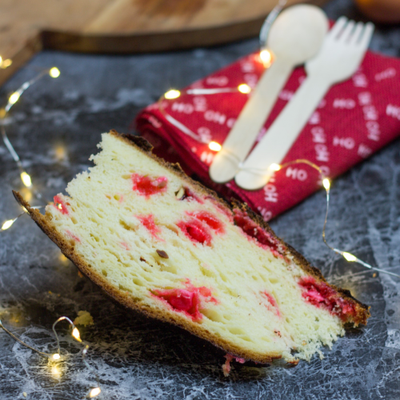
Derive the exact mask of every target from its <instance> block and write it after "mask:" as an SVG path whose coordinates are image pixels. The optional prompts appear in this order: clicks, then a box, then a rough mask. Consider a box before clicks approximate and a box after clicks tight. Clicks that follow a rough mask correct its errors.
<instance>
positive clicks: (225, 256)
mask: <svg viewBox="0 0 400 400" xmlns="http://www.w3.org/2000/svg"><path fill="white" fill-rule="evenodd" d="M99 147H100V148H101V149H102V150H101V152H100V153H99V154H97V155H95V156H92V157H91V160H93V161H94V163H95V167H93V168H91V169H90V170H89V172H83V173H81V174H79V175H78V176H77V177H76V178H75V179H74V180H73V181H71V182H70V183H69V185H68V187H67V189H66V190H67V192H68V194H69V195H70V196H69V197H68V196H64V195H62V194H58V195H57V196H55V197H54V203H53V204H50V205H48V206H47V207H46V213H45V215H42V214H41V213H40V212H39V211H38V210H36V209H32V208H31V207H30V206H29V204H28V203H27V202H25V201H24V200H23V199H22V197H21V196H20V195H19V194H18V193H15V196H16V198H17V199H18V201H19V202H20V203H21V204H22V205H23V206H24V207H26V209H27V210H28V212H29V213H30V215H31V217H32V218H33V219H34V221H35V222H36V223H37V224H38V225H39V226H40V227H41V228H42V230H43V231H44V232H45V233H46V234H47V235H48V236H49V237H50V239H51V240H53V241H54V242H55V243H56V244H57V245H58V246H59V247H60V249H61V251H62V252H63V253H64V254H65V255H66V256H67V257H68V258H69V259H71V260H72V261H73V262H74V263H75V264H76V266H77V267H78V268H79V269H80V270H81V271H82V272H83V273H84V274H85V275H87V276H88V277H89V278H90V279H91V280H92V281H93V282H95V283H96V284H97V285H99V286H101V287H102V288H103V289H104V290H105V291H106V292H107V293H108V294H109V295H110V296H111V297H113V298H114V299H116V300H117V301H118V302H120V303H121V304H123V305H124V306H126V307H129V308H131V309H134V310H139V311H142V312H143V313H145V314H146V315H148V316H151V317H154V318H158V319H161V320H164V321H168V322H172V323H174V324H176V325H179V326H181V327H182V328H184V329H186V330H188V331H190V332H192V333H193V334H195V335H197V336H199V337H201V338H204V339H206V340H209V341H210V342H212V343H214V344H215V345H216V346H218V347H221V348H222V349H224V350H225V351H227V352H228V353H230V354H233V355H235V356H236V357H241V358H244V359H246V360H253V361H256V362H260V363H268V362H270V361H271V360H272V359H277V358H283V359H284V360H286V361H287V362H291V363H296V362H297V358H300V359H305V360H309V359H310V358H311V356H312V355H313V354H314V353H315V352H320V350H319V348H320V347H321V345H327V346H329V347H330V346H331V345H332V343H333V342H334V341H335V340H336V339H337V338H338V336H340V335H343V334H344V325H345V324H346V323H351V324H353V325H358V324H366V321H367V319H368V317H369V316H370V314H369V311H368V307H367V306H365V305H363V304H361V303H360V302H358V301H357V300H355V299H354V298H353V297H352V296H351V295H350V292H348V291H346V290H342V289H339V288H337V287H334V286H332V285H329V284H328V283H327V282H326V281H325V279H324V277H323V276H322V275H321V273H320V271H319V270H317V269H316V268H313V267H311V266H310V265H309V263H308V262H307V261H306V260H305V259H304V258H303V257H302V256H301V255H300V254H298V253H297V252H296V251H295V250H294V249H293V248H291V247H290V246H288V245H287V244H286V243H284V242H283V241H282V240H280V239H279V238H277V237H276V236H275V234H274V233H273V232H272V230H271V229H270V227H269V226H268V225H267V224H266V223H265V222H263V220H262V219H261V218H260V217H258V216H256V215H255V214H254V213H253V212H252V211H251V210H249V209H248V208H247V207H246V205H243V204H238V203H237V204H233V205H232V206H231V207H229V206H228V205H227V204H225V203H224V202H223V201H222V200H220V199H219V198H217V197H216V195H215V193H213V192H211V191H209V190H208V189H206V188H205V187H203V186H201V185H200V184H199V183H196V182H194V181H192V180H191V179H190V178H188V177H187V176H186V175H185V174H184V173H183V172H182V170H181V169H180V167H179V165H171V164H167V163H165V162H164V161H163V160H160V159H158V158H157V157H155V156H154V155H152V154H151V146H150V145H149V144H148V142H146V141H144V140H143V139H141V138H138V137H133V136H124V135H120V134H118V133H117V132H115V131H111V132H110V133H108V134H103V136H102V142H101V144H100V145H99Z"/></svg>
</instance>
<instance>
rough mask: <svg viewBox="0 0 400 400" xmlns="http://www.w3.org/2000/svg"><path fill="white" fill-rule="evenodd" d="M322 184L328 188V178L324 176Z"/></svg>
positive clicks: (329, 184)
mask: <svg viewBox="0 0 400 400" xmlns="http://www.w3.org/2000/svg"><path fill="white" fill-rule="evenodd" d="M322 185H323V186H324V188H325V189H326V190H329V188H330V187H331V182H330V180H329V179H328V178H324V179H323V180H322Z"/></svg>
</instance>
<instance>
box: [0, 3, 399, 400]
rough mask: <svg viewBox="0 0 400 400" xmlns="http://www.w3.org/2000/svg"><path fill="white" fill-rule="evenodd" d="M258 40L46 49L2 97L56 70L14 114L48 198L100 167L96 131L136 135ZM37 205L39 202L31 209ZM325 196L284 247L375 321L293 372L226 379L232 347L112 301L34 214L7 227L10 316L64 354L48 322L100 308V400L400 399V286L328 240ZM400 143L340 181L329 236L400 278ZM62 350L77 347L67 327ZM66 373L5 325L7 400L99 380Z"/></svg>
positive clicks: (24, 154) (93, 360) (2, 370)
mask: <svg viewBox="0 0 400 400" xmlns="http://www.w3.org/2000/svg"><path fill="white" fill-rule="evenodd" d="M325 10H326V11H327V13H328V15H329V16H330V17H331V18H337V17H338V16H340V15H346V16H348V17H351V18H355V19H357V20H359V19H362V17H361V16H360V15H359V14H358V13H357V11H356V10H355V8H354V6H353V5H352V3H351V2H350V1H347V0H343V1H342V0H340V1H339V0H338V1H336V0H334V1H331V2H330V3H329V4H328V5H327V6H326V7H325ZM256 47H257V40H256V39H254V40H248V41H244V42H240V43H235V44H230V45H226V46H221V47H217V48H212V49H196V50H192V51H185V52H178V53H165V54H164V53H160V54H150V55H131V56H109V55H107V56H101V55H100V56H95V55H82V54H68V53H58V52H42V53H40V54H39V55H38V56H36V57H35V58H34V59H33V60H32V61H31V62H30V63H29V64H28V65H27V66H26V67H24V68H23V69H22V70H21V71H20V72H18V73H17V74H16V75H15V76H14V77H13V78H12V79H10V80H9V81H8V82H7V83H6V85H4V86H3V87H2V88H0V103H2V104H5V103H6V100H7V95H8V94H9V93H10V92H12V91H13V90H15V89H16V88H17V87H19V86H20V85H21V84H22V83H23V82H24V81H26V80H27V79H29V78H31V77H33V76H34V75H35V74H36V72H37V70H40V69H42V68H47V67H50V66H53V65H57V66H58V67H59V68H60V70H61V71H62V75H61V77H60V78H59V79H57V80H52V79H50V78H44V79H43V80H42V81H41V82H40V83H39V84H37V85H36V86H34V87H33V88H32V89H29V91H27V92H26V94H25V95H24V96H23V98H22V99H21V101H20V103H18V104H17V105H16V106H15V109H14V110H13V111H12V121H11V122H12V123H11V125H9V126H8V127H7V130H8V133H9V136H10V138H11V140H12V141H13V143H14V145H15V147H16V149H17V151H18V152H19V154H20V155H21V158H22V159H23V163H24V167H25V168H26V169H27V170H28V171H29V173H30V174H31V175H32V178H33V181H34V183H35V187H36V188H37V190H38V191H39V192H40V193H42V194H43V196H44V198H45V199H51V198H52V196H53V195H54V194H56V193H57V192H59V191H62V190H63V189H64V187H65V186H66V183H67V182H68V181H69V180H70V179H71V178H72V177H73V176H74V175H75V174H76V173H78V172H79V171H81V170H82V169H85V168H87V167H88V166H89V162H88V160H87V158H88V156H89V155H90V154H91V153H93V152H94V151H95V145H96V144H97V142H98V141H99V133H100V132H103V131H107V130H109V129H110V128H115V129H117V130H119V131H125V132H126V131H128V129H129V125H130V122H131V120H132V119H133V118H134V116H135V115H136V114H137V112H138V111H139V110H140V109H141V108H143V107H144V106H146V105H147V104H149V103H151V102H154V101H155V100H156V99H157V98H158V97H159V95H160V94H162V93H163V92H165V91H166V90H167V89H169V88H170V87H172V86H173V87H178V88H179V87H184V86H186V85H188V84H189V83H191V82H192V81H194V80H196V79H199V78H202V77H203V76H205V75H207V74H209V73H211V72H213V71H215V70H217V69H219V68H221V67H223V66H225V65H227V64H229V63H231V62H233V61H235V60H236V59H237V58H238V57H241V56H243V55H245V54H248V53H249V52H251V51H253V50H255V49H256ZM371 47H372V49H373V50H374V51H378V52H382V53H384V54H388V55H392V56H400V27H398V26H394V27H378V28H377V31H376V33H375V35H374V38H373V41H372V44H371ZM0 159H1V168H0V196H1V197H0V198H1V201H0V221H3V220H5V219H8V218H11V217H13V216H15V215H17V214H18V213H19V211H20V210H19V207H18V206H17V204H16V203H15V201H14V199H13V197H12V195H11V189H21V183H20V180H19V177H18V171H17V169H16V168H15V165H14V163H13V162H12V159H11V157H10V155H9V153H8V152H7V151H6V149H5V147H4V146H3V145H0ZM35 202H36V204H40V203H41V202H40V201H39V200H35V201H34V203H35ZM324 211H325V202H324V196H323V193H322V192H320V193H317V194H315V195H314V196H312V197H311V198H309V199H308V200H306V201H305V202H303V203H302V204H300V205H299V206H297V207H296V208H294V209H293V210H291V211H289V212H287V213H286V214H284V215H282V216H280V217H279V218H277V219H276V220H275V221H273V222H272V226H273V228H274V229H275V230H276V232H277V233H278V234H279V235H280V236H282V237H283V238H284V239H285V240H286V241H288V242H289V243H290V244H292V245H293V246H294V247H295V248H296V249H298V250H299V251H300V252H302V253H303V254H304V255H305V256H306V257H307V258H308V259H309V260H310V261H311V262H312V263H313V264H314V265H316V266H318V267H319V268H321V269H322V271H323V273H324V274H325V275H326V276H327V277H328V279H329V280H330V282H332V283H334V284H337V285H340V286H344V287H347V288H349V289H351V290H352V291H353V293H354V294H355V296H356V297H358V298H359V299H360V300H361V301H362V302H365V303H367V304H370V305H371V312H372V317H371V319H370V320H369V323H368V326H367V327H365V328H362V329H359V330H352V331H349V332H348V333H347V334H346V336H345V337H344V338H342V339H340V340H339V341H338V342H337V343H336V344H335V345H334V347H333V349H332V350H331V351H330V350H328V349H324V354H325V358H324V360H322V361H321V360H320V359H319V358H317V357H314V358H313V359H312V361H311V362H310V363H306V362H301V363H300V364H299V365H298V366H297V367H296V368H292V369H285V368H278V367H272V368H260V367H258V366H255V365H251V366H247V365H245V366H241V365H238V364H235V365H234V369H233V373H232V374H231V376H230V377H229V378H228V379H225V378H224V377H223V375H222V373H221V368H220V366H221V364H222V363H223V361H224V359H223V353H222V352H220V351H219V350H216V349H215V348H214V347H213V346H211V345H209V344H208V343H206V342H203V341H202V340H199V339H197V338H195V337H193V336H191V335H189V334H187V333H186V332H183V331H182V330H180V329H178V328H174V327H172V326H169V325H166V324H163V323H160V322H157V321H152V320H148V319H146V318H144V317H142V316H140V315H135V314H132V315H131V314H129V315H127V314H126V312H125V311H124V310H122V309H121V308H119V307H118V306H116V305H114V304H113V303H111V302H110V301H109V300H108V299H107V298H106V297H105V296H104V295H103V294H102V293H101V292H100V291H99V289H97V288H96V287H95V286H94V285H93V284H92V283H91V282H89V281H88V280H86V279H85V278H81V277H79V276H78V274H77V270H76V268H75V267H74V266H73V265H72V264H71V263H69V262H66V261H64V260H62V259H61V258H60V252H59V250H58V249H57V248H56V247H55V245H53V244H52V243H51V242H50V241H49V240H48V239H47V238H46V237H45V236H44V235H43V234H42V233H41V232H40V230H39V229H38V228H37V227H36V226H35V225H34V224H33V223H32V222H31V221H30V220H29V219H28V218H26V217H23V218H21V219H20V220H19V221H18V222H17V223H16V224H15V225H14V226H13V227H12V228H11V229H10V230H9V231H7V232H3V233H1V232H0V318H1V319H2V320H3V322H4V323H5V324H7V326H8V327H10V328H11V329H12V330H13V331H14V332H15V333H17V334H18V335H21V336H22V338H23V339H24V340H25V341H27V342H28V343H30V344H32V345H34V346H36V347H40V348H42V349H43V350H54V347H52V346H54V342H53V337H52V334H51V325H52V323H53V322H54V321H55V320H56V319H57V317H59V316H60V315H68V316H70V317H72V318H75V316H76V314H77V312H78V311H79V310H87V311H89V312H90V313H91V314H92V316H93V317H94V320H95V325H94V326H91V327H88V328H86V329H82V330H81V333H82V336H83V337H84V339H85V340H86V341H87V342H88V343H89V344H90V346H91V349H90V355H89V361H90V364H91V365H93V366H94V368H96V370H97V371H98V374H99V375H100V379H101V387H102V391H103V393H102V395H101V396H100V397H99V398H101V399H110V400H127V399H277V400H279V399H282V400H288V399H307V400H312V399H362V400H364V399H393V400H394V399H399V398H400V384H399V378H400V302H399V294H398V292H399V290H400V279H396V278H391V277H390V276H388V275H384V274H378V275H377V276H376V277H373V275H372V273H371V272H369V271H367V270H365V269H363V268H362V267H360V266H357V265H354V264H349V263H346V262H344V261H343V260H342V259H340V258H339V257H338V256H336V255H335V254H333V253H332V252H330V251H329V250H328V249H327V248H326V247H325V246H324V245H323V244H322V240H321V229H322V223H323V214H324ZM399 227H400V140H397V141H395V142H393V143H392V144H391V145H390V146H388V147H386V148H385V149H384V150H382V151H381V152H379V153H378V154H376V155H374V156H373V157H371V158H370V159H369V160H367V161H365V162H364V163H363V164H361V165H359V166H358V167H356V168H354V169H353V170H351V171H350V172H349V173H347V174H345V175H344V176H342V177H341V178H340V179H337V180H336V181H335V182H334V184H333V189H332V203H331V214H330V218H329V225H328V231H327V234H328V238H329V241H330V242H331V243H332V244H333V245H335V246H337V247H339V248H342V249H345V250H348V251H352V252H354V253H356V254H357V255H358V256H360V258H363V259H365V260H366V261H367V262H370V263H371V264H373V265H376V266H379V267H381V268H386V269H388V270H391V271H394V272H397V273H400V230H399ZM60 332H61V334H62V338H63V339H62V348H63V352H64V354H76V353H77V352H78V351H79V350H80V347H79V346H78V344H77V343H76V342H73V341H72V340H71V339H70V337H69V335H67V330H66V325H64V326H63V325H62V324H60ZM59 371H60V372H59V373H57V371H56V370H54V369H53V367H52V366H51V365H48V363H47V361H46V360H43V359H42V358H40V357H39V356H38V355H36V354H33V353H32V352H31V351H30V350H28V349H25V348H24V347H22V346H21V345H19V344H17V343H15V342H14V341H12V340H11V339H10V338H9V337H8V336H6V335H5V334H4V332H2V331H0V398H1V399H2V400H3V399H4V400H11V399H13V400H14V399H24V398H25V397H24V396H23V392H26V394H27V398H28V399H32V400H33V399H60V400H72V399H79V398H82V397H83V396H84V395H85V394H86V393H87V390H88V388H89V387H90V386H91V385H95V383H96V382H95V379H94V377H93V376H92V375H91V373H90V372H89V371H88V370H87V369H85V368H84V365H83V364H82V362H81V360H80V358H79V357H78V358H73V357H69V358H67V361H65V362H62V363H61V364H60V367H59Z"/></svg>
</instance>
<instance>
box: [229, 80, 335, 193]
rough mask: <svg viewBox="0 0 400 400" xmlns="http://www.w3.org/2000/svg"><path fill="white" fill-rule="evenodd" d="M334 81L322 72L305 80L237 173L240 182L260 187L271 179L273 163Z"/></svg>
mask: <svg viewBox="0 0 400 400" xmlns="http://www.w3.org/2000/svg"><path fill="white" fill-rule="evenodd" d="M330 85H331V84H330V82H327V81H326V80H325V79H323V77H319V76H318V75H314V76H313V75H310V76H309V77H307V78H306V79H305V80H304V82H303V83H302V85H301V86H300V88H299V89H298V90H297V92H296V93H295V95H294V96H293V97H292V99H291V100H290V101H289V103H288V104H287V105H286V107H285V108H284V109H283V110H282V112H281V113H280V114H279V116H278V117H277V118H276V120H275V121H274V122H273V124H272V125H271V127H270V128H269V130H268V131H267V133H266V134H265V136H264V137H263V138H262V140H261V141H260V142H259V143H258V145H257V147H256V148H255V149H254V150H253V151H252V152H251V154H250V156H249V157H248V158H247V160H246V161H245V162H244V164H243V166H242V168H241V170H240V171H239V173H238V174H237V175H236V177H235V181H236V184H237V185H238V186H240V187H241V188H243V189H246V190H257V189H260V188H262V187H263V186H264V185H266V184H267V183H268V181H269V179H270V178H271V175H272V173H273V171H272V170H270V169H269V167H270V165H271V164H274V163H275V164H280V163H281V162H282V160H283V159H284V157H285V155H286V154H287V152H288V151H289V150H290V148H291V147H292V145H293V143H294V141H295V140H296V139H297V136H298V135H299V133H300V132H301V131H302V130H303V128H304V126H305V125H306V123H307V121H308V120H309V118H310V116H311V115H312V113H313V111H314V110H315V109H316V108H317V107H318V104H319V102H320V101H321V100H322V98H323V97H324V95H325V94H326V92H327V91H328V89H329V87H330Z"/></svg>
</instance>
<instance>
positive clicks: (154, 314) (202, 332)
mask: <svg viewBox="0 0 400 400" xmlns="http://www.w3.org/2000/svg"><path fill="white" fill-rule="evenodd" d="M109 133H110V134H111V135H113V136H115V137H116V138H118V139H119V140H122V141H124V142H125V143H127V144H129V145H131V146H134V147H135V148H136V149H137V150H139V151H141V152H142V153H144V154H146V155H147V156H148V157H150V158H152V159H153V160H154V161H156V162H158V163H159V164H161V165H162V166H163V167H165V168H168V169H169V170H170V171H171V172H172V173H174V174H175V175H177V176H178V177H179V178H181V179H183V180H184V181H186V182H187V183H189V184H190V185H194V186H196V188H197V189H198V190H199V191H200V192H203V193H204V194H205V195H207V196H212V197H213V198H214V200H215V201H217V202H218V203H220V204H221V205H223V206H225V207H227V208H228V209H229V210H231V211H233V210H234V209H235V208H239V209H240V210H241V211H243V212H245V213H246V214H247V215H248V216H249V218H251V219H252V220H253V221H254V222H255V223H256V224H258V225H259V226H261V227H262V228H263V229H265V230H266V231H267V232H268V234H270V235H271V236H273V237H274V238H275V239H276V240H277V241H279V243H281V245H282V246H283V248H284V249H285V255H286V256H291V257H292V259H293V261H294V262H295V263H296V264H297V265H298V266H299V267H300V268H302V269H303V270H304V271H305V272H306V273H307V274H309V275H311V276H313V277H314V278H315V279H316V280H317V281H320V282H324V283H326V284H328V283H327V281H326V279H325V278H324V277H323V275H322V273H321V271H320V270H319V269H317V268H315V267H313V266H311V265H310V263H309V262H308V261H307V260H306V259H305V258H304V257H303V256H302V255H301V254H300V253H298V252H297V251H296V250H295V249H294V248H293V247H291V246H290V245H288V244H286V243H285V242H284V241H283V240H282V239H280V238H279V237H277V236H276V235H275V233H274V232H273V231H272V229H271V228H270V226H269V225H268V224H267V223H266V222H265V221H264V220H263V219H262V218H261V216H259V215H257V214H256V213H254V212H253V211H252V210H251V209H250V208H249V207H248V206H247V204H246V203H240V202H238V201H233V202H232V204H231V205H229V204H228V203H227V202H225V201H224V200H223V199H221V198H220V197H219V196H218V195H217V194H216V192H214V191H213V190H211V189H208V188H207V187H205V186H203V185H202V184H201V183H199V182H197V181H193V180H192V179H191V178H189V177H188V176H187V175H186V174H185V172H184V171H183V170H182V168H181V167H180V165H179V164H171V163H168V162H166V161H164V160H163V159H161V158H159V157H157V156H156V155H154V154H153V153H152V149H153V146H151V144H150V143H149V142H148V141H147V140H145V139H143V138H141V137H139V136H133V135H129V134H120V133H118V132H117V131H115V130H111V131H110V132H109ZM13 194H14V197H15V199H16V200H17V202H18V203H19V204H20V205H21V206H23V207H25V209H26V210H27V212H28V213H29V215H30V217H31V218H32V219H33V220H34V221H35V223H36V224H37V225H38V226H39V227H40V229H41V230H42V231H43V232H44V233H45V234H46V235H47V236H48V237H49V238H50V239H51V240H52V241H53V242H54V243H55V244H56V245H57V246H58V247H59V248H60V250H61V252H62V253H63V254H64V255H65V256H66V257H67V258H69V259H70V260H71V261H72V262H73V263H74V264H75V265H76V267H77V268H78V269H79V270H80V271H81V272H82V273H83V274H84V275H86V276H87V277H88V278H89V279H90V280H91V281H92V282H93V283H95V284H96V285H97V286H99V287H100V288H102V289H103V290H104V291H105V292H106V293H107V294H108V295H109V296H110V297H111V298H112V299H114V300H115V301H117V302H118V303H119V304H121V305H123V306H124V307H126V308H129V309H132V310H135V311H140V312H142V313H144V314H145V315H146V316H148V317H151V318H156V319H158V320H161V321H165V322H170V323H172V324H174V325H177V326H179V327H181V328H183V329H185V330H187V331H189V332H190V333H192V334H194V335H196V336H198V337H200V338H201V339H205V340H207V341H209V342H210V343H212V344H213V345H215V346H216V347H219V348H221V349H222V350H224V351H226V352H227V353H230V354H232V355H234V356H236V357H240V358H244V359H246V360H251V361H255V362H257V363H261V364H270V363H271V362H272V360H274V359H280V358H281V355H280V354H279V353H276V354H274V353H269V354H260V353H257V352H253V351H249V350H244V349H242V348H241V347H239V346H237V345H236V344H235V343H232V342H230V341H228V340H225V339H224V338H220V337H216V336H215V335H213V334H212V333H210V332H209V331H208V330H207V329H204V328H203V327H202V325H201V324H198V323H195V322H192V321H189V320H188V319H187V318H185V317H183V316H181V315H179V313H174V312H172V311H170V310H165V311H163V312H161V311H158V310H155V309H153V308H151V307H150V306H148V305H146V304H144V303H142V302H141V301H140V300H138V301H135V300H134V299H133V298H132V295H127V294H125V293H124V292H123V291H121V290H119V289H116V288H115V287H114V286H112V285H111V284H109V283H108V282H107V280H106V279H105V278H104V277H103V276H102V275H100V274H98V273H96V272H95V271H94V270H93V269H92V268H91V266H90V265H89V264H88V263H86V261H85V260H84V259H83V258H82V257H80V256H79V255H78V254H76V252H75V250H74V246H72V245H71V244H70V243H69V242H68V241H67V240H66V239H65V238H64V237H63V236H62V235H61V234H60V233H58V232H57V231H56V229H55V228H53V227H52V226H51V225H50V224H49V223H48V221H47V219H46V217H45V215H42V214H41V213H40V212H39V210H37V209H35V208H32V207H31V206H30V204H29V203H28V202H27V201H25V199H24V198H23V197H22V195H21V194H20V193H19V192H16V191H13ZM328 285H329V284H328ZM329 286H330V287H332V288H333V289H334V290H336V291H337V292H338V293H339V294H340V295H341V296H342V297H343V298H345V299H346V300H347V301H349V302H351V303H352V304H354V306H355V308H356V318H354V319H352V320H351V321H348V322H350V323H352V324H353V325H354V326H358V325H359V324H364V325H366V323H367V319H368V318H369V317H370V312H369V307H368V306H367V305H365V304H363V303H361V302H359V301H358V300H356V299H355V298H354V297H353V296H351V294H350V292H349V291H348V290H345V289H341V288H338V287H336V286H334V285H329ZM289 364H297V360H296V361H294V362H291V363H289Z"/></svg>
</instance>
